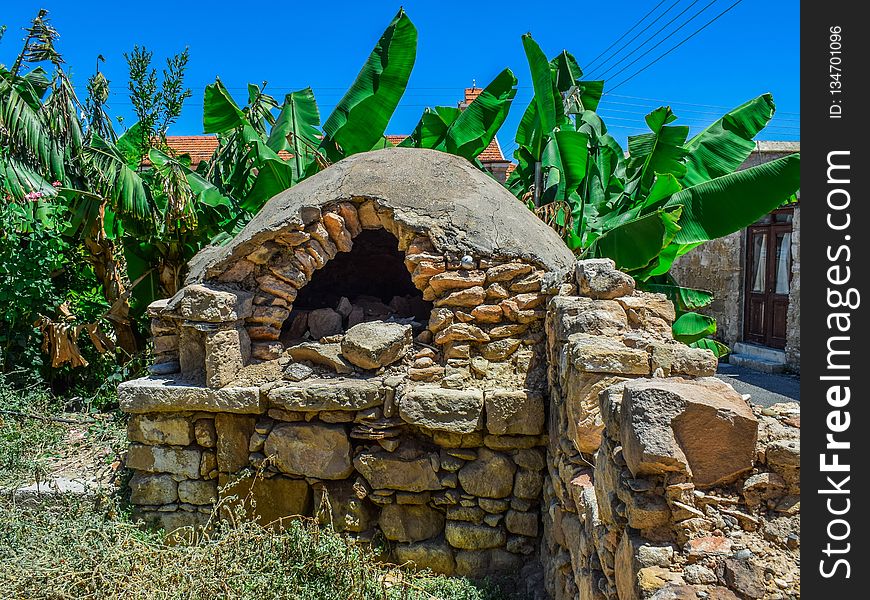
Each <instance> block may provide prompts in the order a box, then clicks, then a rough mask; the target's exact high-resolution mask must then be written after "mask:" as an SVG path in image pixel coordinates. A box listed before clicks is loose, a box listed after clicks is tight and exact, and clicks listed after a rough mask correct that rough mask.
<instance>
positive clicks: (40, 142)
mask: <svg viewBox="0 0 870 600" xmlns="http://www.w3.org/2000/svg"><path fill="white" fill-rule="evenodd" d="M7 77H10V78H11V77H12V76H11V75H7V76H5V77H4V76H0V128H2V129H4V130H5V135H4V137H6V138H7V140H8V141H9V142H11V145H12V146H13V147H15V148H18V149H19V150H20V151H21V152H23V153H25V154H29V155H30V156H32V157H34V158H35V159H36V161H37V162H38V163H39V166H40V167H42V168H43V169H46V170H48V169H50V168H51V150H50V148H51V143H50V142H51V138H50V132H49V128H48V127H47V126H45V125H44V124H43V122H42V120H41V119H40V117H39V113H38V108H35V107H34V106H32V105H31V104H30V103H29V102H28V99H29V98H32V97H33V92H32V88H31V86H30V84H29V83H26V82H24V83H25V87H26V88H28V90H29V93H27V94H22V93H20V92H19V89H18V87H19V86H14V85H12V83H10V82H9V81H8V80H7Z"/></svg>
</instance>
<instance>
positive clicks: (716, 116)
mask: <svg viewBox="0 0 870 600" xmlns="http://www.w3.org/2000/svg"><path fill="white" fill-rule="evenodd" d="M610 104H617V105H618V106H625V104H624V103H617V102H610V103H609V104H608V106H607V107H605V108H603V109H602V110H601V111H599V114H603V113H605V112H615V113H621V114H626V115H638V116H641V117H645V116H646V115H647V114H649V111H651V110H655V109H656V108H658V107H651V108H648V107H644V108H646V110H644V111H640V110H622V109H619V108H611V107H610ZM634 106H643V105H641V104H635V105H634ZM679 112H680V118H681V119H683V120H687V121H705V120H709V119H705V118H704V117H713V119H712V120H713V121H715V120H717V119H720V118H722V116H723V115H721V114H719V113H710V112H700V111H696V110H683V109H679ZM682 113H690V114H694V115H700V116H697V117H692V116H689V117H685V116H682ZM774 118H775V119H776V122H777V123H800V120H798V119H781V118H779V116H775V117H774ZM789 127H793V128H797V127H798V126H797V125H789Z"/></svg>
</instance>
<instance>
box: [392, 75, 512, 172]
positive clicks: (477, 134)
mask: <svg viewBox="0 0 870 600" xmlns="http://www.w3.org/2000/svg"><path fill="white" fill-rule="evenodd" d="M516 86H517V78H516V76H514V74H513V72H512V71H511V70H510V69H505V70H504V71H502V72H501V73H499V74H498V75H497V76H496V78H495V79H493V80H492V82H490V83H489V85H487V86H486V87H485V88H484V89H483V91H482V92H481V93H480V94H479V95H478V96H477V98H475V99H474V100H472V102H471V103H470V104H469V105H468V106H467V107H466V108H465V109H464V110H460V109H459V108H454V107H450V106H436V107H435V108H427V109H425V110H424V112H423V115H422V116H421V117H420V121H419V122H418V123H417V126H416V127H415V128H414V131H413V133H412V134H411V135H409V136H408V137H407V138H405V139H404V140H403V141H402V142H401V143H400V144H399V146H400V147H405V148H430V149H433V150H441V151H443V152H448V153H450V154H456V155H457V156H462V157H464V158H466V159H468V160H469V161H471V162H474V163H476V164H478V166H480V167H481V168H482V165H480V164H479V161H478V160H477V156H478V155H479V154H480V153H481V152H483V150H484V149H485V148H486V147H487V146H489V144H490V143H491V142H492V140H493V138H494V137H495V134H496V133H497V132H498V130H499V128H500V127H501V126H502V123H504V121H505V119H506V118H507V116H508V111H509V110H510V107H511V103H512V101H513V98H514V96H516V93H517V89H516Z"/></svg>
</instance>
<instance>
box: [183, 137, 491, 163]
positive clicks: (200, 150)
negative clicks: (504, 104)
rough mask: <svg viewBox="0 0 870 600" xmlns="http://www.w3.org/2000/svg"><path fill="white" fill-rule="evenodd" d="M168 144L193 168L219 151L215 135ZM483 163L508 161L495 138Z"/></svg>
mask: <svg viewBox="0 0 870 600" xmlns="http://www.w3.org/2000/svg"><path fill="white" fill-rule="evenodd" d="M406 137H407V136H404V135H388V136H387V140H388V141H389V142H390V143H391V144H393V145H394V146H398V145H399V144H400V143H401V142H402V140H404V139H405V138H406ZM166 143H167V144H168V145H169V147H170V148H171V149H172V150H173V151H174V152H175V153H176V154H189V155H190V162H191V165H192V166H193V167H196V165H198V164H199V163H200V162H202V161H204V160H208V159H209V158H211V156H212V154H214V151H215V150H216V149H217V144H218V142H217V138H216V137H215V136H213V135H168V136H166ZM278 155H279V156H280V157H281V158H283V159H284V160H287V159H289V158H290V157H291V156H292V155H291V154H290V153H288V152H285V151H283V150H282V151H281V152H279V153H278ZM478 158H479V159H480V161H481V162H484V163H486V162H501V161H504V160H506V159H505V157H504V156H503V155H502V153H501V147H500V146H499V144H498V140H496V139H495V138H493V140H492V142H490V144H489V146H487V147H486V148H484V150H483V152H481V153H480V155H479V156H478Z"/></svg>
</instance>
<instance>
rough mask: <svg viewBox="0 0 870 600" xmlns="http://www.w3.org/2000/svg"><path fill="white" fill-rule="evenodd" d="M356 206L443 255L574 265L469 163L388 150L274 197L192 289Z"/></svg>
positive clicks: (212, 257) (196, 271)
mask: <svg viewBox="0 0 870 600" xmlns="http://www.w3.org/2000/svg"><path fill="white" fill-rule="evenodd" d="M353 198H370V199H373V200H375V201H376V203H377V204H379V205H380V206H381V207H386V208H391V209H393V219H394V220H395V221H397V222H398V223H401V224H403V225H405V226H407V227H410V228H411V229H415V230H418V231H425V232H427V233H428V234H429V237H430V238H431V240H432V242H433V244H434V245H435V247H436V248H437V249H438V250H439V251H441V252H444V253H445V254H447V255H452V256H456V257H457V258H458V257H461V256H462V255H464V254H470V255H472V256H475V257H479V256H487V257H491V258H519V259H523V260H526V261H530V262H533V263H536V264H538V265H539V266H540V267H542V268H544V269H546V270H548V271H555V270H559V269H564V268H567V267H570V266H571V265H572V264H573V262H574V260H575V259H574V256H573V255H572V253H571V251H570V250H568V248H567V247H566V246H565V244H564V243H563V242H562V240H561V239H560V238H559V236H558V234H556V232H555V231H553V230H552V229H551V228H550V227H548V226H547V225H546V224H545V223H543V222H542V221H541V220H540V219H538V218H537V217H536V216H535V215H534V214H533V213H532V212H531V211H530V210H529V209H528V208H527V207H526V206H524V205H523V203H522V202H520V201H519V200H517V199H516V198H515V197H514V196H513V195H512V194H511V193H510V192H509V191H508V190H507V189H505V188H504V187H503V186H502V185H501V184H499V183H498V182H497V181H495V180H494V179H493V178H492V177H490V176H489V175H487V174H486V173H483V172H482V171H480V170H479V169H477V168H475V167H474V166H473V165H472V164H471V163H469V162H468V161H466V160H465V159H464V158H460V157H458V156H454V155H451V154H446V153H444V152H438V151H435V150H424V149H416V148H387V149H384V150H376V151H373V152H364V153H361V154H355V155H353V156H350V157H348V158H346V159H344V160H342V161H339V162H337V163H336V164H334V165H332V166H330V167H329V168H327V169H325V170H323V171H321V172H320V173H317V174H316V175H314V176H312V177H310V178H308V179H306V180H305V181H302V182H301V183H299V184H297V185H295V186H294V187H292V188H290V189H288V190H285V191H283V192H281V193H280V194H278V195H276V196H274V197H273V198H272V199H271V200H269V201H268V202H267V203H266V204H265V205H264V206H263V208H262V209H261V210H260V212H259V213H257V215H256V216H255V217H254V218H253V219H252V220H251V221H250V222H249V223H248V224H247V225H246V226H245V228H244V229H242V231H241V232H239V234H238V235H237V236H236V237H235V238H234V239H233V240H232V241H230V242H229V243H227V244H226V245H224V246H209V247H206V248H204V249H203V250H202V251H200V252H199V253H198V254H197V255H196V256H195V257H194V258H193V260H192V261H191V263H190V267H191V271H190V275H189V276H188V278H187V283H193V282H197V281H203V280H205V279H209V278H211V277H214V276H216V275H217V274H219V273H220V272H222V271H223V270H225V269H226V268H227V267H228V266H229V265H231V264H232V263H234V262H235V261H236V260H238V259H240V258H241V257H243V256H246V255H247V254H250V253H251V252H252V251H253V250H254V249H255V248H256V247H258V246H260V245H261V244H263V243H264V242H265V241H267V240H269V239H272V238H274V237H275V235H277V234H278V233H280V232H282V231H284V230H286V229H287V228H288V227H289V228H293V229H298V227H299V226H300V225H302V224H304V223H306V222H311V220H312V217H311V214H312V212H313V213H315V218H316V216H317V212H318V209H319V208H320V207H322V206H324V205H327V204H330V203H334V202H336V201H340V200H351V199H353ZM312 209H314V210H312Z"/></svg>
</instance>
